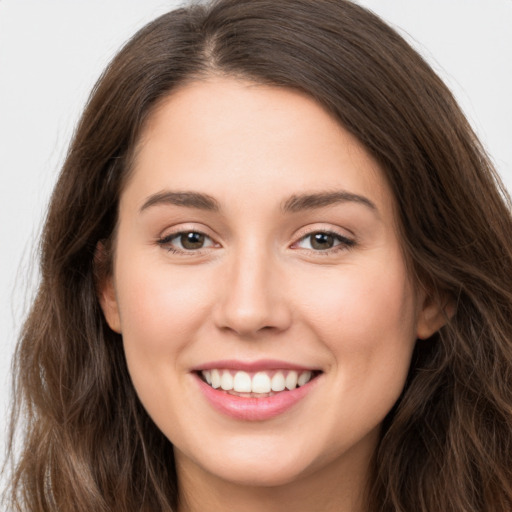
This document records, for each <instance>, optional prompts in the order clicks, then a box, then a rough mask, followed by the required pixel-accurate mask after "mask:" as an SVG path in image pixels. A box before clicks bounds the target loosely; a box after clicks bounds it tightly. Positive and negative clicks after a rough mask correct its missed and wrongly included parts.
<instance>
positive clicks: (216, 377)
mask: <svg viewBox="0 0 512 512" xmlns="http://www.w3.org/2000/svg"><path fill="white" fill-rule="evenodd" d="M212 388H215V389H217V388H220V373H219V370H212Z"/></svg>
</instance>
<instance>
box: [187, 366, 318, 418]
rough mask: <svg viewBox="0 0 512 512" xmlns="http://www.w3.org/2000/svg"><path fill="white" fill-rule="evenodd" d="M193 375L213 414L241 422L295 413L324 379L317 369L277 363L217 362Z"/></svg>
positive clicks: (196, 370)
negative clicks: (213, 411)
mask: <svg viewBox="0 0 512 512" xmlns="http://www.w3.org/2000/svg"><path fill="white" fill-rule="evenodd" d="M276 363H277V364H276ZM192 374H193V375H195V379H196V382H197V384H198V385H199V390H200V391H201V394H202V395H203V397H204V398H205V399H206V402H207V403H209V404H210V406H212V407H213V409H214V410H216V411H217V412H219V413H221V414H222V415H223V416H228V417H231V418H233V419H235V420H241V421H266V420H270V419H272V418H274V417H275V416H279V415H281V414H283V413H285V412H286V411H288V410H290V409H293V408H294V407H295V406H296V404H299V403H300V402H301V401H302V400H303V399H304V398H305V397H307V396H308V395H309V394H310V393H311V392H313V390H314V389H315V388H316V387H317V384H318V382H319V381H321V380H322V379H321V377H322V376H323V372H322V371H320V370H318V369H313V368H310V369H308V368H304V367H302V368H300V367H297V366H292V365H289V364H287V363H283V362H281V363H279V362H277V361H265V362H263V361H259V362H254V363H240V362H232V361H224V362H220V361H218V362H217V363H211V364H209V365H207V366H206V367H205V366H203V367H202V368H195V369H194V370H193V372H192Z"/></svg>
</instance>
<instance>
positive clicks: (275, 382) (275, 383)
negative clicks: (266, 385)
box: [272, 372, 286, 391]
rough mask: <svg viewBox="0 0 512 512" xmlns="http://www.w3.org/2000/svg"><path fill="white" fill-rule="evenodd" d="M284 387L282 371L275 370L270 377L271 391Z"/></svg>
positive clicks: (280, 389) (281, 389)
mask: <svg viewBox="0 0 512 512" xmlns="http://www.w3.org/2000/svg"><path fill="white" fill-rule="evenodd" d="M285 387H286V384H285V380H284V375H283V373H282V372H276V373H275V374H274V376H273V377H272V391H283V390H284V388H285Z"/></svg>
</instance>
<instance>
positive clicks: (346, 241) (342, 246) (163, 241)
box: [157, 229, 356, 256]
mask: <svg viewBox="0 0 512 512" xmlns="http://www.w3.org/2000/svg"><path fill="white" fill-rule="evenodd" d="M190 234H194V235H200V236H203V237H205V239H208V240H210V241H211V245H209V246H208V247H199V248H197V249H179V248H175V247H173V246H172V245H171V242H172V241H173V240H175V239H179V238H180V237H182V236H183V235H190ZM314 235H324V236H325V235H326V236H331V237H333V238H334V240H335V241H337V242H338V243H337V245H334V246H333V247H329V248H327V249H323V250H322V249H318V250H315V249H313V248H304V250H306V251H308V252H309V253H312V254H315V255H325V256H327V255H330V254H334V253H337V252H340V251H347V250H349V249H351V248H352V247H354V246H355V245H356V241H355V240H353V239H350V238H347V237H346V236H343V235H340V234H339V233H336V232H335V231H329V230H321V229H319V230H316V231H312V232H310V233H307V234H306V235H303V236H301V237H300V238H299V239H298V240H297V241H296V242H294V243H293V244H292V247H294V246H297V245H298V244H299V243H301V242H303V241H305V240H307V239H308V238H309V239H311V237H313V236H314ZM157 244H158V245H160V246H161V247H163V248H165V249H167V251H168V252H170V253H172V254H178V255H183V256H188V255H190V256H192V255H200V254H202V253H203V251H204V250H205V249H206V250H208V249H210V248H211V247H214V246H215V242H214V241H213V240H212V238H211V237H210V236H208V235H207V234H206V233H203V232H202V231H198V230H184V231H177V232H175V233H170V234H169V235H166V236H165V237H162V238H159V239H158V240H157ZM310 245H311V241H310Z"/></svg>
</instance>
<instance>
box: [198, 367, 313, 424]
mask: <svg viewBox="0 0 512 512" xmlns="http://www.w3.org/2000/svg"><path fill="white" fill-rule="evenodd" d="M216 364H217V363H216ZM212 368H228V369H229V366H228V367H226V366H220V367H219V366H213V367H212ZM239 368H240V367H239V366H237V367H236V369H239ZM258 368H261V366H260V365H259V366H258ZM279 368H282V366H279ZM295 368H296V367H295V366H294V367H293V369H295ZM195 378H196V381H197V383H198V385H199V389H200V390H201V392H202V393H203V395H204V396H205V398H206V399H207V400H208V402H209V403H210V405H212V406H213V407H214V408H215V409H216V410H217V411H219V412H220V413H222V414H225V415H226V416H230V417H231V418H235V419H237V420H243V421H264V420H269V419H271V418H274V417H275V416H278V415H280V414H283V413H284V412H286V411H287V410H289V409H291V408H292V407H293V406H294V405H296V404H297V403H298V402H299V401H300V400H302V399H303V398H304V397H305V396H306V395H307V394H308V393H309V392H310V391H312V390H313V389H314V387H315V386H316V384H317V382H318V380H319V377H316V378H314V379H312V380H310V381H309V382H308V383H307V384H305V385H304V386H301V387H299V388H295V389H294V390H292V391H281V392H279V393H276V394H275V395H273V396H269V397H265V398H254V397H241V396H236V395H230V394H229V393H227V392H226V391H223V390H221V389H214V388H212V387H211V386H209V385H208V384H206V382H204V381H203V380H201V378H200V377H199V375H197V374H195Z"/></svg>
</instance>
